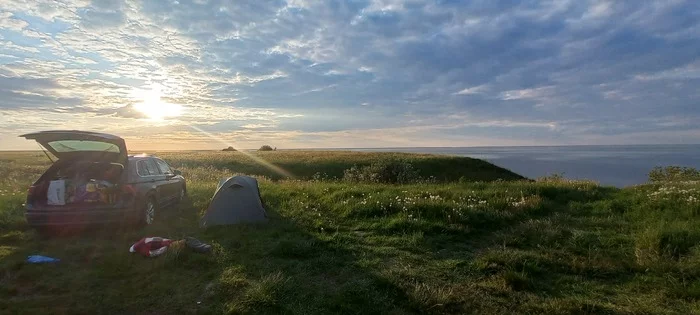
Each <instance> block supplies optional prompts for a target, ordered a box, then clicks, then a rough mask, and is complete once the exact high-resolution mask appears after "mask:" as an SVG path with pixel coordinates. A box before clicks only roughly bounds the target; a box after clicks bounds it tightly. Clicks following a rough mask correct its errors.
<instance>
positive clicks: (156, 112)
mask: <svg viewBox="0 0 700 315" xmlns="http://www.w3.org/2000/svg"><path fill="white" fill-rule="evenodd" d="M162 91H163V87H162V86H161V85H160V84H154V85H153V86H152V87H151V89H150V90H138V91H136V92H135V93H134V94H135V96H136V98H138V99H139V100H141V102H139V103H136V104H134V108H135V109H136V110H138V111H139V112H141V113H143V114H144V115H146V117H148V118H149V119H151V120H164V119H166V118H170V117H177V116H180V115H181V114H182V106H180V105H178V104H171V103H167V102H164V101H163V100H162V99H161V97H162V96H163V92H162Z"/></svg>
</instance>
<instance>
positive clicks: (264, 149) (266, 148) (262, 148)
mask: <svg viewBox="0 0 700 315" xmlns="http://www.w3.org/2000/svg"><path fill="white" fill-rule="evenodd" d="M258 151H274V149H273V148H272V147H271V146H269V145H267V144H266V145H264V146H262V147H260V149H258Z"/></svg>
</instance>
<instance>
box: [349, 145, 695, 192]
mask: <svg viewBox="0 0 700 315" xmlns="http://www.w3.org/2000/svg"><path fill="white" fill-rule="evenodd" d="M353 150H357V151H392V152H415V153H433V154H448V155H457V156H468V157H473V158H478V159H483V160H487V161H489V162H491V163H493V164H496V165H498V166H501V167H504V168H507V169H510V170H512V171H514V172H516V173H518V174H521V175H523V176H526V177H529V178H537V177H540V176H545V175H551V174H557V173H563V174H564V177H566V178H571V179H591V180H594V181H597V182H599V183H601V184H603V185H612V186H618V187H623V186H628V185H635V184H641V183H644V182H645V181H646V178H647V177H646V176H647V174H648V173H649V171H650V170H651V169H652V168H653V167H654V166H668V165H679V166H691V167H696V168H700V145H635V146H555V147H471V148H381V149H353Z"/></svg>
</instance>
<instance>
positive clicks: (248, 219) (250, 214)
mask: <svg viewBox="0 0 700 315" xmlns="http://www.w3.org/2000/svg"><path fill="white" fill-rule="evenodd" d="M256 222H267V213H266V212H265V208H264V207H263V204H262V200H261V199H260V190H259V188H258V181H257V180H256V179H255V178H253V177H249V176H234V177H231V178H229V179H227V180H225V181H222V182H221V183H219V187H218V188H217V189H216V192H215V193H214V197H213V198H212V200H211V202H210V203H209V208H207V211H206V212H205V213H204V216H203V217H202V220H201V221H200V226H202V227H208V226H212V225H227V224H238V223H256Z"/></svg>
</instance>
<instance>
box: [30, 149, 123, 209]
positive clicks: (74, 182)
mask: <svg viewBox="0 0 700 315" xmlns="http://www.w3.org/2000/svg"><path fill="white" fill-rule="evenodd" d="M125 176H126V173H125V172H124V167H123V166H122V165H121V164H116V163H110V162H98V161H65V162H63V161H60V160H59V161H58V162H56V163H54V165H53V166H52V167H51V168H49V170H48V171H47V172H46V173H44V175H43V176H41V178H39V180H38V181H36V183H35V184H34V185H33V186H32V188H31V189H30V194H29V196H28V198H27V205H31V207H32V208H34V209H61V210H71V209H75V210H78V209H88V208H89V209H105V208H112V207H117V208H120V207H123V206H124V205H126V204H127V203H128V202H130V201H131V199H132V198H133V194H131V193H130V191H128V190H125V189H124V188H125V187H124V186H123V185H121V184H122V183H124V182H125V181H124V177H125Z"/></svg>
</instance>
